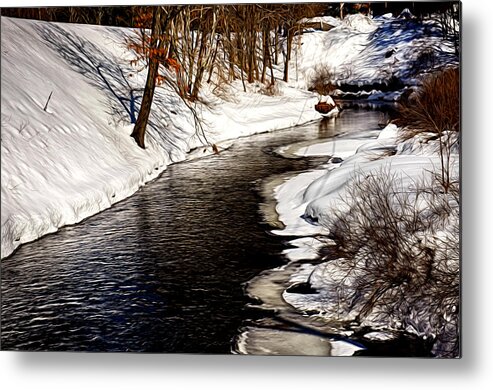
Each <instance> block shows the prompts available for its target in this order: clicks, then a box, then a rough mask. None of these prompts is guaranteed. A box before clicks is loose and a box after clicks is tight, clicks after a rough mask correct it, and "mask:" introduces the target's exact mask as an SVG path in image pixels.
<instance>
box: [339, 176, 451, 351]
mask: <svg viewBox="0 0 493 390" xmlns="http://www.w3.org/2000/svg"><path fill="white" fill-rule="evenodd" d="M399 183H401V180H400V178H398V177H396V175H391V174H390V173H389V172H385V171H382V172H375V173H370V174H367V175H365V176H363V175H362V176H361V177H358V178H357V179H355V180H354V182H353V183H352V185H350V188H349V193H348V196H347V198H346V199H345V200H344V202H345V205H346V206H347V207H346V209H345V210H344V211H339V212H338V213H336V214H335V216H334V217H333V218H332V222H331V225H330V226H329V228H330V230H331V232H332V234H333V238H334V239H335V240H336V242H337V243H338V244H339V246H340V249H341V250H342V251H343V253H344V259H340V260H339V262H340V270H341V271H342V272H343V273H344V274H345V275H347V277H346V278H345V279H343V280H342V281H340V282H338V283H339V284H340V285H341V288H340V289H339V287H338V285H337V286H336V287H335V288H337V289H339V291H343V292H344V294H343V296H341V297H340V298H339V299H340V300H344V301H345V302H350V310H351V311H352V312H353V314H354V313H356V314H357V315H356V320H358V321H360V322H364V321H365V318H371V319H373V320H375V319H378V321H380V322H386V323H387V325H389V326H394V325H392V324H397V323H400V324H402V325H401V328H402V329H407V330H410V329H411V330H413V331H414V332H415V333H417V334H420V335H425V336H429V337H431V338H435V342H434V347H433V352H434V354H435V355H437V356H449V357H452V356H457V355H458V353H459V341H458V340H459V329H458V328H459V318H458V308H459V284H460V279H459V278H460V275H459V207H458V201H459V199H458V187H457V188H454V191H450V193H448V194H447V193H444V192H443V191H442V190H441V187H440V185H439V183H436V182H433V183H428V184H427V185H424V184H423V183H422V184H420V185H414V187H415V188H411V189H407V188H403V187H402V185H401V184H399ZM437 184H438V185H437ZM370 322H371V320H370Z"/></svg>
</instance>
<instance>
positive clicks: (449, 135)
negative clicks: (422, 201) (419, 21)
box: [395, 68, 460, 192]
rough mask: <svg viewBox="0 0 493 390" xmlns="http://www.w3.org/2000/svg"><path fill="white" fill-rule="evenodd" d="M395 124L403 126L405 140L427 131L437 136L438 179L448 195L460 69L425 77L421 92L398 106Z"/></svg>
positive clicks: (402, 136) (456, 124) (456, 127)
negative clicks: (439, 160)
mask: <svg viewBox="0 0 493 390" xmlns="http://www.w3.org/2000/svg"><path fill="white" fill-rule="evenodd" d="M395 123H396V124H397V126H400V127H402V129H401V139H402V140H406V139H409V138H412V137H414V136H416V135H417V134H420V133H424V132H432V133H436V134H438V140H439V153H440V158H441V172H440V174H439V176H440V181H441V184H442V186H443V189H444V190H445V192H448V191H449V188H450V186H451V177H450V162H451V160H450V155H451V152H452V149H453V148H454V147H455V145H456V143H457V142H458V140H459V137H458V136H457V135H456V134H457V133H458V132H459V131H460V74H459V69H458V68H448V69H444V70H442V71H439V72H437V73H435V74H432V75H430V76H428V77H427V78H425V80H424V81H423V84H422V85H421V87H420V88H419V89H418V91H416V92H415V93H414V94H412V95H411V96H410V97H409V98H408V99H404V100H403V101H402V102H401V103H400V104H399V108H398V117H397V119H396V120H395Z"/></svg>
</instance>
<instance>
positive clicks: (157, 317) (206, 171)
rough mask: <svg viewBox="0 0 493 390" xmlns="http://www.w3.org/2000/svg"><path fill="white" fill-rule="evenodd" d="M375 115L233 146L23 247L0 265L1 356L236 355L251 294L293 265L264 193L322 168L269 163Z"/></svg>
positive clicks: (252, 314)
mask: <svg viewBox="0 0 493 390" xmlns="http://www.w3.org/2000/svg"><path fill="white" fill-rule="evenodd" d="M381 120H382V113H381V112H379V111H367V110H357V109H348V110H345V111H343V113H342V114H341V115H340V117H339V118H337V119H335V120H334V119H332V120H324V121H321V122H316V123H312V124H308V125H305V126H300V127H295V128H291V129H287V130H282V131H277V132H274V133H266V134H260V135H256V136H252V137H248V138H243V139H239V140H237V141H235V143H234V145H233V146H232V147H231V148H230V149H228V150H225V151H223V152H221V153H220V154H219V155H214V156H210V157H205V158H202V159H198V160H193V161H189V162H184V163H179V164H175V165H172V166H170V167H168V169H167V170H166V171H165V172H164V173H163V174H162V175H161V176H160V177H159V178H158V179H156V180H155V181H153V182H152V183H149V184H148V185H146V186H145V187H143V188H142V189H141V190H139V191H138V192H137V193H136V194H135V195H133V196H132V197H130V198H128V199H126V200H124V201H122V202H120V203H118V204H116V205H114V206H113V207H112V208H110V209H108V210H106V211H104V212H102V213H100V214H98V215H95V216H93V217H91V218H89V219H87V220H85V221H83V222H81V223H79V224H77V225H74V226H68V227H65V228H63V229H61V230H60V231H59V232H57V233H55V234H51V235H48V236H45V237H43V238H41V239H40V240H38V241H36V242H33V243H30V244H26V245H23V246H22V247H20V248H19V249H18V250H17V251H16V252H15V253H14V255H12V256H10V257H8V258H6V259H3V260H2V262H1V278H2V280H1V282H2V283H1V293H2V324H1V326H2V329H1V330H2V333H1V345H2V349H3V350H44V351H46V350H50V351H133V352H179V353H231V352H232V349H233V342H234V339H235V337H236V336H237V334H238V330H239V329H240V328H241V327H242V324H244V323H245V321H250V320H254V319H256V318H258V317H261V316H264V315H265V314H260V313H259V310H255V309H253V308H251V305H249V304H251V303H253V302H252V299H250V298H248V296H247V295H246V293H245V291H244V285H245V283H247V282H248V281H250V280H251V279H252V278H254V277H255V276H256V275H258V274H259V273H260V272H262V271H264V270H266V269H270V268H273V267H277V266H279V265H281V264H283V263H285V261H286V260H285V259H284V258H283V257H282V255H281V251H282V250H283V249H285V244H284V242H285V240H286V237H284V238H282V237H277V236H274V235H272V234H270V233H269V227H268V226H267V225H266V224H265V223H263V222H262V217H261V214H260V212H259V203H261V202H262V199H261V198H260V195H259V191H258V187H259V183H260V182H261V181H262V180H264V179H265V178H267V177H269V176H271V175H279V174H281V173H285V172H295V171H303V170H307V169H310V168H313V167H316V166H318V165H319V164H320V163H322V162H324V161H325V159H323V158H322V159H320V158H311V159H286V158H282V157H279V156H277V155H275V153H272V150H274V149H275V148H276V147H278V146H281V145H287V144H290V143H294V142H300V141H308V140H315V139H323V138H330V137H333V136H335V135H337V134H340V133H343V132H351V131H361V130H369V129H372V128H375V129H376V128H378V123H379V122H380V121H381Z"/></svg>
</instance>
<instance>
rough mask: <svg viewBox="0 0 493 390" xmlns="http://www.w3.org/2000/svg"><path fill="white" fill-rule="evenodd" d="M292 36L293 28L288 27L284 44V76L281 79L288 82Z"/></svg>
mask: <svg viewBox="0 0 493 390" xmlns="http://www.w3.org/2000/svg"><path fill="white" fill-rule="evenodd" d="M293 37H294V32H293V29H292V28H291V27H290V26H289V27H288V36H287V38H286V39H287V44H286V46H287V47H286V59H285V61H284V77H283V80H284V81H285V82H288V79H289V61H290V60H291V47H292V46H293Z"/></svg>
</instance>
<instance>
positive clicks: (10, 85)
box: [1, 17, 319, 258]
mask: <svg viewBox="0 0 493 390" xmlns="http://www.w3.org/2000/svg"><path fill="white" fill-rule="evenodd" d="M1 26H2V62H3V70H2V205H1V210H2V213H1V214H2V222H1V224H2V244H1V257H2V258H3V257H5V256H8V255H10V254H11V253H12V252H13V251H14V250H15V249H16V248H17V247H18V246H19V245H21V244H23V243H26V242H29V241H33V240H36V239H37V238H39V237H41V236H43V235H45V234H48V233H52V232H55V231H57V230H58V229H59V228H60V227H62V226H65V225H71V224H74V223H77V222H79V221H81V220H83V219H85V218H87V217H89V216H91V215H93V214H96V213H98V212H100V211H102V210H104V209H106V208H108V207H110V206H111V205H112V204H114V203H116V202H118V201H121V200H122V199H125V198H127V197H129V196H130V195H132V194H133V193H135V192H136V191H137V190H138V189H139V188H140V187H142V186H143V185H144V184H145V183H147V182H149V181H151V180H153V179H155V178H156V177H158V176H159V175H160V174H161V173H162V172H163V170H165V169H166V167H167V166H169V164H173V163H176V162H180V161H184V160H186V159H190V158H197V157H201V156H204V155H208V154H211V153H213V148H212V147H211V144H215V145H216V146H217V148H218V149H219V150H221V149H222V148H224V147H227V146H229V145H230V144H231V142H225V141H227V140H233V139H236V138H238V137H243V136H248V135H251V134H255V133H260V132H268V131H274V130H279V129H282V128H286V127H291V126H297V125H300V124H303V123H306V122H309V121H312V120H315V119H318V118H319V114H318V113H317V112H316V111H315V110H314V109H313V106H314V104H315V103H316V102H317V101H318V100H317V97H316V96H315V95H314V94H313V93H311V92H307V91H302V90H299V89H295V88H292V87H290V86H288V85H287V84H285V83H283V82H281V81H280V82H278V94H277V96H268V95H265V94H262V93H260V86H259V85H257V84H252V85H248V90H247V92H243V87H242V86H241V82H239V81H238V82H236V83H233V84H231V85H229V86H223V89H224V91H223V92H222V93H223V97H222V98H221V97H218V96H217V95H214V93H213V91H212V86H208V87H207V88H205V91H204V96H203V100H204V101H206V102H207V104H206V105H205V104H199V105H197V106H196V107H195V109H197V110H199V114H200V117H201V118H202V120H203V124H202V126H203V127H204V131H203V132H202V131H197V129H196V126H195V119H194V116H193V114H192V112H191V111H190V109H189V108H188V107H187V106H186V105H185V104H184V102H183V101H182V100H181V99H180V98H179V96H178V95H177V94H176V92H175V91H174V89H173V88H172V87H171V86H165V85H163V86H161V87H159V88H157V90H156V94H155V97H154V103H153V112H152V114H151V117H150V122H149V125H148V130H147V136H146V145H147V147H146V149H145V150H142V149H140V148H138V147H137V146H136V145H135V143H134V141H133V139H132V138H131V137H130V133H131V131H132V129H133V121H134V120H135V116H136V115H137V113H138V112H137V111H136V108H135V105H136V103H137V100H138V99H139V97H140V96H141V93H142V86H143V85H144V83H145V71H140V72H137V70H136V68H135V67H132V66H131V65H130V59H131V58H130V53H129V51H128V49H127V47H126V43H125V40H126V38H127V37H128V36H129V35H130V34H132V30H130V29H122V28H112V27H102V26H90V25H74V24H62V23H47V22H39V21H30V20H21V19H11V18H5V17H2V24H1ZM26 42H29V45H26V44H25V43H26ZM67 86H70V88H68V87H67ZM45 106H46V107H45ZM44 107H45V109H44Z"/></svg>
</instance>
